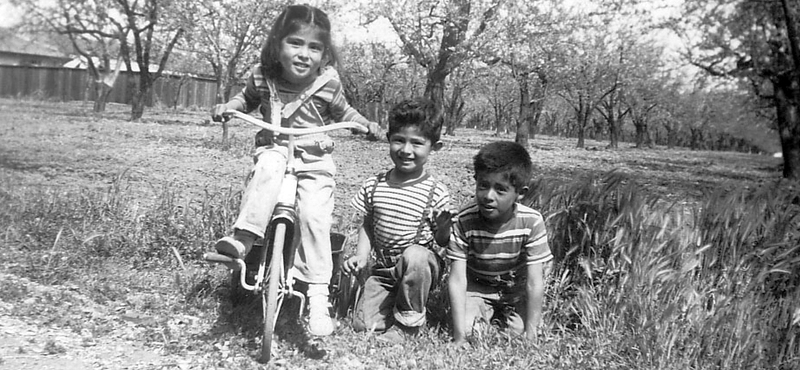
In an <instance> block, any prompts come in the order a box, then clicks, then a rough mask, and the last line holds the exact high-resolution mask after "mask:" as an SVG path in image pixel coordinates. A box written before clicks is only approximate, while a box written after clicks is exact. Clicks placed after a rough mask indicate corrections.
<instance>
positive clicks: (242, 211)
mask: <svg viewBox="0 0 800 370" xmlns="http://www.w3.org/2000/svg"><path fill="white" fill-rule="evenodd" d="M286 153H287V148H286V147H284V146H280V145H274V146H266V147H260V148H258V149H257V150H256V153H255V156H254V161H255V165H254V166H253V169H252V171H251V172H250V178H249V180H248V182H247V186H246V188H245V191H244V193H243V194H242V203H241V206H240V208H239V217H238V218H237V219H236V222H235V223H234V225H233V227H234V228H235V229H239V230H246V231H249V232H251V233H253V234H255V235H257V236H259V237H264V231H265V230H266V228H267V224H269V221H270V218H271V217H272V211H273V209H274V208H275V203H276V202H277V197H278V191H279V189H280V186H281V183H282V181H283V175H284V172H285V171H286ZM295 168H296V170H297V181H298V183H297V218H298V219H297V223H298V226H299V230H300V235H301V238H300V242H301V244H300V247H299V248H298V249H297V254H296V256H295V261H294V266H295V270H296V271H295V277H296V278H297V279H299V280H302V281H304V282H307V283H309V284H328V283H329V282H330V280H331V274H332V270H333V261H332V257H331V242H330V230H331V225H332V223H333V205H334V190H335V187H336V183H335V182H334V180H333V176H334V175H335V174H336V166H335V165H334V163H333V159H332V158H331V155H330V153H329V152H322V151H318V152H313V151H311V150H300V151H298V153H297V155H296V158H295Z"/></svg>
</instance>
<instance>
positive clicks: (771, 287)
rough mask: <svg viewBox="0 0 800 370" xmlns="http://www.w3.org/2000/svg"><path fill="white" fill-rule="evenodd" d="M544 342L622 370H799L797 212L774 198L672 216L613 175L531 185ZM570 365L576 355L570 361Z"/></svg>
mask: <svg viewBox="0 0 800 370" xmlns="http://www.w3.org/2000/svg"><path fill="white" fill-rule="evenodd" d="M524 202H525V203H527V204H529V205H531V206H532V207H534V208H535V209H539V210H540V211H542V213H543V214H544V215H545V217H546V222H547V227H548V231H549V233H550V237H551V239H550V241H551V248H552V250H553V253H554V256H555V260H556V261H555V262H556V263H555V268H554V269H553V272H552V274H551V275H550V278H549V281H550V285H549V292H548V299H549V302H548V307H547V308H548V313H549V315H550V316H549V322H550V325H551V327H552V332H555V333H561V334H563V335H566V336H568V337H571V338H573V339H574V337H578V338H581V340H582V341H583V345H584V346H588V347H600V348H603V350H604V351H612V352H615V357H614V358H615V362H618V365H619V366H620V367H622V368H649V369H667V368H671V369H686V368H693V369H753V368H758V369H790V368H800V325H799V324H800V323H798V321H800V289H798V280H800V249H799V248H798V241H800V240H799V239H800V238H799V236H800V229H799V228H798V221H800V218H799V217H798V216H799V214H798V213H800V212H799V211H800V207H798V205H797V198H796V197H795V196H794V195H793V194H792V192H791V191H788V190H786V189H785V188H780V187H774V188H768V189H767V188H765V189H757V190H747V189H740V190H738V191H734V192H728V193H716V194H709V195H708V196H706V197H705V198H704V199H702V200H700V201H698V202H697V203H696V204H694V205H693V206H681V207H679V206H677V205H676V204H673V203H669V202H666V201H663V200H661V199H659V198H658V197H655V196H653V195H648V194H644V193H643V192H642V191H640V188H639V187H638V185H637V184H636V183H635V182H634V181H632V180H631V179H629V178H627V176H625V175H623V174H620V173H614V172H612V173H609V174H605V175H603V176H594V177H586V178H583V179H580V180H577V181H574V182H571V183H555V182H552V181H550V180H544V179H539V180H537V181H535V182H533V183H532V186H531V192H530V193H529V194H528V195H527V196H526V198H525V199H524ZM575 355H576V356H578V355H579V354H577V353H576V354H575Z"/></svg>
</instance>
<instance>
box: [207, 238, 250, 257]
mask: <svg viewBox="0 0 800 370" xmlns="http://www.w3.org/2000/svg"><path fill="white" fill-rule="evenodd" d="M214 249H216V250H217V253H219V254H224V255H226V256H229V257H233V258H238V259H242V258H244V256H245V254H247V248H245V246H244V244H242V242H240V241H238V240H236V239H234V238H233V237H230V236H226V237H224V238H222V239H220V240H218V241H217V244H215V245H214Z"/></svg>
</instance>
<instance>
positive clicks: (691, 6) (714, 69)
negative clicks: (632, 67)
mask: <svg viewBox="0 0 800 370" xmlns="http://www.w3.org/2000/svg"><path fill="white" fill-rule="evenodd" d="M683 10H684V12H683V14H681V16H680V18H678V19H676V20H675V22H674V24H673V29H674V30H676V31H677V32H678V33H679V34H680V35H682V36H683V38H684V41H685V42H686V43H687V45H688V47H687V49H686V50H685V57H686V60H688V61H689V62H690V63H692V64H693V65H695V66H697V67H699V68H701V69H702V70H703V71H705V72H706V73H708V74H710V75H713V76H720V77H728V78H737V79H745V80H747V81H749V82H750V83H751V88H752V92H753V93H754V94H755V95H756V96H759V97H760V98H762V99H764V100H765V101H767V102H769V104H770V105H771V106H772V107H773V109H774V111H775V115H774V117H775V126H776V128H777V131H778V135H779V136H780V142H781V148H782V151H783V161H784V165H783V176H784V177H786V178H791V179H800V82H798V81H800V34H798V32H799V31H798V22H799V21H800V18H798V11H800V4H798V3H797V1H792V0H698V1H691V2H685V4H684V9H683ZM694 29H700V30H701V32H700V34H699V35H698V34H697V33H692V32H691V30H694ZM698 36H700V37H698Z"/></svg>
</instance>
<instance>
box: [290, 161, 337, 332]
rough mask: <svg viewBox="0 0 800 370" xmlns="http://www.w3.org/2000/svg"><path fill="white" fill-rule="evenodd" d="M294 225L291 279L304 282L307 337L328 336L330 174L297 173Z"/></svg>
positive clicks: (331, 272) (330, 217)
mask: <svg viewBox="0 0 800 370" xmlns="http://www.w3.org/2000/svg"><path fill="white" fill-rule="evenodd" d="M297 180H298V181H297V223H298V226H299V230H300V247H299V248H297V253H296V255H295V259H294V270H295V272H296V273H297V274H296V275H295V277H296V278H297V279H298V280H302V281H304V282H307V283H308V291H307V292H306V295H307V296H308V330H309V333H310V334H311V335H317V336H322V335H330V334H331V333H333V330H334V323H333V320H332V319H331V317H330V303H329V301H328V295H329V294H330V290H329V287H328V284H329V283H330V280H331V275H332V274H333V257H332V256H331V234H330V231H331V224H332V221H333V191H334V187H335V183H334V181H333V175H332V174H331V173H330V172H320V171H310V172H305V171H304V172H298V174H297Z"/></svg>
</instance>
